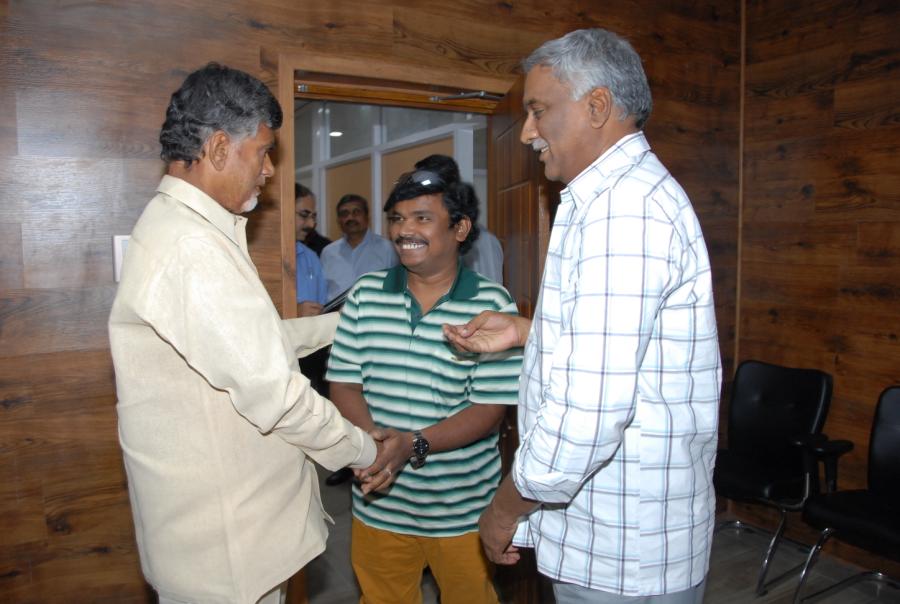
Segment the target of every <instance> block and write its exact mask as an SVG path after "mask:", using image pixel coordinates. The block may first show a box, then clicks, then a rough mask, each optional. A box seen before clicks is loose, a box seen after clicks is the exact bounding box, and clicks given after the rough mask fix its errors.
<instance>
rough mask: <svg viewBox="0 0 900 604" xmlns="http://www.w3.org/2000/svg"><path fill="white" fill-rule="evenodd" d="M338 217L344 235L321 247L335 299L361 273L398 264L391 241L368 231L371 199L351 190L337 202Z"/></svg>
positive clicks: (331, 291)
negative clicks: (369, 200)
mask: <svg viewBox="0 0 900 604" xmlns="http://www.w3.org/2000/svg"><path fill="white" fill-rule="evenodd" d="M337 219H338V224H339V225H340V227H341V232H342V233H343V234H344V236H343V237H341V238H340V239H338V240H337V241H335V242H334V243H332V244H330V245H328V246H326V247H325V249H324V250H322V256H321V259H322V269H323V270H324V271H325V280H326V282H327V283H328V299H329V300H333V299H334V298H336V297H337V296H339V295H340V294H342V293H343V292H345V291H346V290H347V289H349V288H350V286H351V285H353V283H354V282H356V280H357V279H359V278H360V277H361V276H362V275H364V274H366V273H370V272H372V271H378V270H381V269H384V268H390V267H392V266H395V265H396V264H397V254H396V253H394V247H393V246H392V245H391V244H390V242H389V241H388V240H387V239H385V238H384V237H382V236H380V235H376V234H375V233H373V232H372V231H371V230H369V202H368V201H367V200H366V198H365V197H363V196H362V195H356V194H355V193H349V194H347V195H344V196H343V197H341V199H340V200H339V201H338V203H337Z"/></svg>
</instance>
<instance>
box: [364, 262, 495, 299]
mask: <svg viewBox="0 0 900 604" xmlns="http://www.w3.org/2000/svg"><path fill="white" fill-rule="evenodd" d="M408 274H409V273H408V271H407V270H406V267H405V266H403V265H402V264H398V265H397V266H395V267H394V268H392V269H390V270H388V272H387V275H385V277H384V282H383V283H382V286H381V287H382V290H383V291H386V292H389V293H393V294H402V293H403V292H405V291H406V284H407V278H408ZM477 294H478V277H477V276H476V275H475V273H473V272H472V271H471V270H469V269H468V268H466V266H465V265H464V264H463V263H462V259H460V260H459V262H458V266H457V270H456V279H454V280H453V285H452V286H451V287H450V291H449V292H447V295H446V297H447V298H448V299H450V300H455V301H461V300H471V299H472V298H474V297H475V296H476V295H477Z"/></svg>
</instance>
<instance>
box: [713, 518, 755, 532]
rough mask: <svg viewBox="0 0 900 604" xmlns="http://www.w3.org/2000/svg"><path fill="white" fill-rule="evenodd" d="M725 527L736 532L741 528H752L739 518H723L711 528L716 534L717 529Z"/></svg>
mask: <svg viewBox="0 0 900 604" xmlns="http://www.w3.org/2000/svg"><path fill="white" fill-rule="evenodd" d="M725 529H734V530H736V531H738V532H741V531H743V530H753V528H752V527H751V526H750V525H749V524H745V523H743V522H741V521H740V520H725V521H724V522H720V523H719V524H717V525H716V528H715V529H714V530H713V534H714V535H715V534H717V533H718V532H719V531H724V530H725Z"/></svg>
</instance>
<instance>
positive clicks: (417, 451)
mask: <svg viewBox="0 0 900 604" xmlns="http://www.w3.org/2000/svg"><path fill="white" fill-rule="evenodd" d="M412 449H413V454H412V457H410V458H409V463H410V465H411V466H412V467H413V469H414V470H418V469H419V468H421V467H422V466H424V465H425V458H426V457H427V456H428V452H429V451H430V450H431V444H430V443H429V442H428V441H427V440H426V439H425V437H424V436H422V433H421V432H420V431H418V430H416V431H415V432H413V446H412Z"/></svg>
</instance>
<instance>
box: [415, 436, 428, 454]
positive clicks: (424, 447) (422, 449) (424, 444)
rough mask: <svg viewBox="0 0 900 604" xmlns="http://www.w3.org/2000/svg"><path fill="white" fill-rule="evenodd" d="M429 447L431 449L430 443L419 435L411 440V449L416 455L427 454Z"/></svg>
mask: <svg viewBox="0 0 900 604" xmlns="http://www.w3.org/2000/svg"><path fill="white" fill-rule="evenodd" d="M429 449H431V445H429V444H428V441H427V440H425V439H424V438H422V437H421V436H420V437H418V438H417V439H416V440H415V441H413V451H414V452H415V454H416V456H417V457H424V456H426V455H428V450H429Z"/></svg>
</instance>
